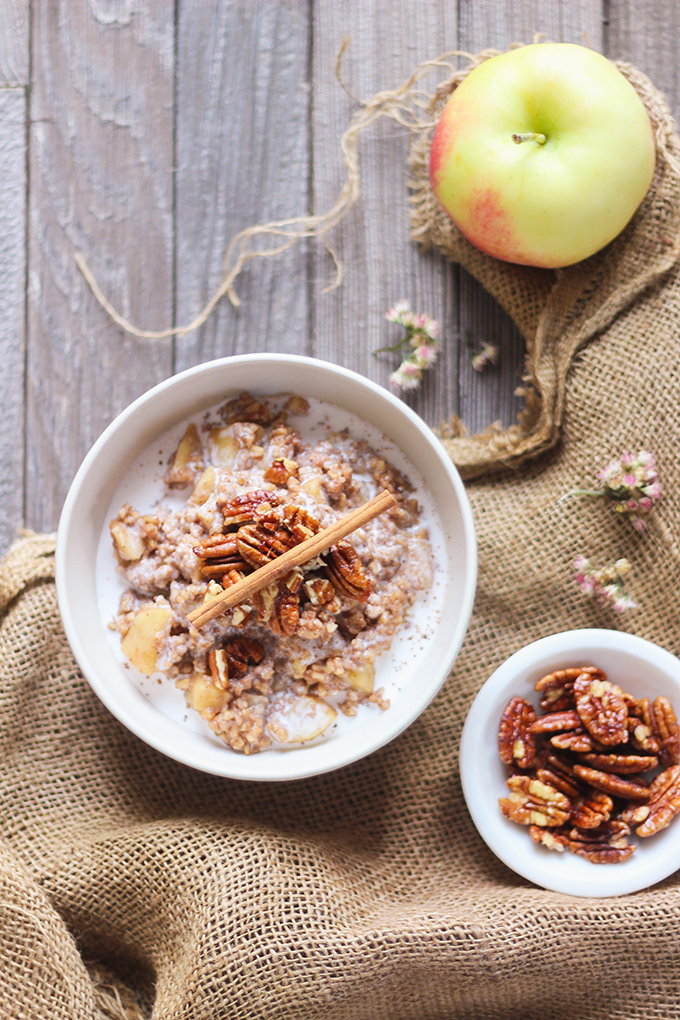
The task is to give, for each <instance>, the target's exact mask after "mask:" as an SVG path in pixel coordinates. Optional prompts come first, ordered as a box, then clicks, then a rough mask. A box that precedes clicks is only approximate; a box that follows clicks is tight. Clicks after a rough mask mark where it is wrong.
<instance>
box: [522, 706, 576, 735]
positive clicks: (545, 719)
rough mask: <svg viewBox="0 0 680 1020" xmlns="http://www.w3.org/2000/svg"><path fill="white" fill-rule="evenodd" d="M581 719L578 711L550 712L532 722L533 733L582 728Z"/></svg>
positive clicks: (558, 731)
mask: <svg viewBox="0 0 680 1020" xmlns="http://www.w3.org/2000/svg"><path fill="white" fill-rule="evenodd" d="M581 729H583V727H582V726H581V719H580V717H579V715H578V712H574V711H568V712H549V713H548V715H542V716H540V717H539V718H538V719H536V720H535V721H534V722H533V723H532V724H531V732H532V733H561V732H564V730H581Z"/></svg>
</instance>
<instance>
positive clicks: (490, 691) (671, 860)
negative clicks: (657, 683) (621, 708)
mask: <svg viewBox="0 0 680 1020" xmlns="http://www.w3.org/2000/svg"><path fill="white" fill-rule="evenodd" d="M598 649H599V650H601V651H604V653H605V654H606V653H607V652H612V653H619V654H623V655H624V656H626V657H630V658H631V659H632V660H643V661H644V662H646V663H649V665H650V666H652V667H653V668H654V669H655V670H657V671H658V672H660V673H665V674H666V675H667V676H668V677H669V680H670V681H671V682H674V683H675V684H677V686H678V688H679V689H680V659H678V658H677V657H676V656H675V655H673V653H672V652H669V651H667V649H665V648H662V647H661V646H660V645H657V644H655V643H654V642H652V641H649V640H648V639H647V638H642V637H638V636H637V635H636V634H629V633H628V632H626V631H618V630H608V629H604V628H603V629H599V628H590V627H584V628H576V629H574V630H567V631H559V632H558V633H555V634H549V635H547V636H546V637H543V638H539V639H538V640H537V641H532V642H530V643H529V644H527V645H524V646H523V647H522V648H520V649H518V651H516V652H514V653H513V654H512V655H510V656H509V657H508V658H507V659H505V660H504V662H502V663H501V665H500V666H499V667H498V668H497V669H496V670H494V672H493V673H492V674H491V676H490V677H489V678H488V680H487V681H486V682H485V683H484V684H483V685H482V687H481V688H480V690H479V692H478V693H477V695H476V697H475V699H474V701H473V703H472V705H471V707H470V710H469V711H468V714H467V717H466V720H465V724H464V726H463V732H462V734H461V741H460V752H459V766H460V778H461V786H462V788H463V796H464V798H465V802H466V804H467V807H468V811H469V812H470V815H471V817H472V821H473V823H474V825H475V828H476V829H477V831H478V833H479V835H480V836H481V837H482V839H483V840H484V842H485V843H486V844H487V846H488V847H489V849H490V850H491V851H492V852H493V853H494V854H495V855H496V856H497V857H498V858H499V859H500V860H501V861H502V862H503V863H504V864H506V865H507V867H508V868H510V869H511V870H512V871H514V872H516V874H518V875H520V876H522V877H523V878H526V879H528V880H529V881H530V882H533V883H534V884H535V885H538V886H540V887H542V888H543V889H547V890H549V891H552V892H558V893H566V894H568V895H572V896H576V897H590V898H593V899H604V898H607V897H610V896H622V895H627V894H629V893H633V892H639V891H640V890H643V889H647V888H648V887H649V886H652V885H655V884H656V883H657V882H660V881H662V880H663V879H664V878H667V877H668V876H669V875H671V874H673V872H675V871H677V870H678V861H679V859H680V856H679V853H678V850H679V846H678V844H679V843H680V828H679V829H677V830H675V831H676V838H675V840H673V841H670V840H667V841H666V847H665V852H664V851H663V850H662V852H661V853H659V855H658V857H659V860H657V862H656V864H655V865H654V864H652V862H650V861H647V860H644V859H643V860H644V867H643V866H642V865H638V862H639V861H640V858H638V857H637V854H634V855H633V856H632V858H629V860H628V861H625V862H623V863H622V864H618V865H616V866H612V867H611V868H605V867H602V866H596V865H589V866H590V867H592V868H593V872H592V873H590V874H589V877H588V878H587V879H585V880H584V881H583V882H582V883H581V884H579V882H578V881H576V882H574V879H573V877H572V878H570V877H569V876H567V875H566V874H561V873H560V869H559V865H560V864H561V863H562V857H563V855H562V854H556V853H550V852H547V851H543V850H541V848H535V847H534V844H533V843H532V841H531V839H530V837H529V835H528V832H527V833H524V834H523V835H525V837H526V840H527V853H526V855H525V854H524V853H522V854H521V855H520V854H516V853H513V852H512V849H508V843H507V841H506V838H504V835H503V829H502V826H507V825H512V823H510V822H508V820H507V819H505V818H503V816H502V815H501V814H500V811H499V809H498V806H497V801H498V796H499V795H500V794H502V787H501V788H500V789H499V788H497V787H496V786H495V785H493V788H492V789H490V790H487V794H486V800H485V801H484V803H483V804H482V803H480V791H481V790H482V789H483V788H484V784H485V782H486V779H488V776H487V773H486V771H485V768H484V766H483V765H480V762H479V746H480V741H481V739H482V738H481V732H482V729H483V727H484V726H485V725H486V724H488V722H489V713H490V711H491V710H492V707H493V705H494V704H496V703H497V702H496V699H497V698H498V697H499V696H500V695H501V694H503V697H504V699H505V698H507V699H508V700H509V699H510V697H512V696H513V694H522V691H521V690H519V685H520V683H521V680H520V677H521V675H522V674H523V673H527V672H529V671H531V670H532V669H533V670H536V669H537V667H538V664H539V663H540V662H541V660H542V659H543V658H544V656H547V655H549V656H551V657H553V658H557V657H558V656H562V657H563V658H566V657H567V655H571V656H572V657H573V658H577V657H581V658H583V659H585V658H590V657H591V655H592V657H593V658H594V657H595V655H596V654H597V650H598ZM556 668H560V667H559V666H557V667H556ZM513 680H516V681H517V687H518V689H517V690H515V691H514V692H511V691H509V690H508V686H507V685H508V684H509V683H511V682H512V681H513ZM613 680H614V682H616V677H613ZM499 718H500V717H499ZM495 728H496V732H497V730H498V719H497V720H496V721H495ZM494 753H495V757H496V759H497V760H498V762H499V763H500V759H499V758H498V751H497V747H496V744H495V743H494ZM500 767H501V768H502V765H501V766H500ZM485 777H486V779H485ZM487 785H488V784H487ZM492 801H493V805H494V807H495V809H496V814H495V815H490V814H489V812H488V809H489V806H490V804H491V802H492ZM499 822H500V823H501V824H499ZM678 825H680V823H678ZM514 828H515V829H517V830H520V829H521V828H522V827H521V826H515V827H514ZM507 831H508V830H507V829H505V833H506V834H507ZM666 831H667V832H671V831H672V830H670V829H669V830H666ZM536 849H538V850H539V851H540V853H541V855H542V857H541V858H538V860H539V861H541V863H540V864H538V865H534V866H532V861H531V855H532V853H533V851H534V850H536ZM569 856H571V855H569ZM636 858H637V860H636ZM633 861H635V862H636V867H635V869H634V870H628V871H626V865H627V864H630V863H632V862H633ZM583 863H584V864H588V862H583ZM553 867H554V868H555V874H553V873H552V869H553ZM591 878H592V880H591Z"/></svg>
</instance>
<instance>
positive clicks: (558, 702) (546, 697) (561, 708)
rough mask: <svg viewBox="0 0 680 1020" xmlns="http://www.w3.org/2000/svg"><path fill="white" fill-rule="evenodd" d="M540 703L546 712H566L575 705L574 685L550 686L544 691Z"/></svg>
mask: <svg viewBox="0 0 680 1020" xmlns="http://www.w3.org/2000/svg"><path fill="white" fill-rule="evenodd" d="M539 705H540V706H541V708H542V709H543V711H544V712H566V711H568V710H569V709H572V708H573V707H574V685H573V683H572V684H565V685H564V687H549V688H548V690H547V691H544V693H543V697H542V698H541V700H540V701H539Z"/></svg>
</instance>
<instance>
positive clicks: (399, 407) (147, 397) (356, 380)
mask: <svg viewBox="0 0 680 1020" xmlns="http://www.w3.org/2000/svg"><path fill="white" fill-rule="evenodd" d="M267 362H269V363H272V362H273V363H274V364H277V363H280V364H286V365H290V366H296V365H300V366H303V365H304V366H307V367H308V368H310V369H312V370H314V371H319V370H321V371H326V372H331V373H333V374H336V375H339V376H341V377H343V378H344V379H345V380H347V381H348V382H349V383H351V384H354V385H357V386H359V387H360V388H361V389H363V391H364V392H366V393H367V396H375V397H378V398H380V399H381V400H382V401H384V402H386V403H387V404H389V405H391V407H392V409H393V410H396V411H397V412H398V413H399V414H400V415H401V416H402V417H403V418H405V419H406V420H407V421H408V423H409V425H410V426H412V427H414V428H415V429H416V430H417V431H418V432H419V433H420V436H421V438H424V439H425V440H426V441H427V443H428V445H429V447H430V449H431V451H432V452H433V453H434V455H435V456H436V458H437V459H438V461H439V463H440V466H441V468H442V470H444V471H445V472H446V473H447V475H448V480H449V481H450V483H451V484H452V485H453V487H454V489H455V491H456V494H457V497H458V512H459V514H460V519H461V524H462V537H463V544H464V555H465V559H466V576H465V577H464V581H463V585H462V586H461V603H460V613H459V616H458V620H457V622H456V626H455V627H454V628H452V632H451V635H450V638H449V640H448V643H447V655H448V668H447V669H446V670H445V671H443V672H442V677H441V681H440V682H439V683H438V684H436V685H434V686H431V689H428V690H427V694H428V696H427V698H426V699H425V698H423V699H422V700H420V701H419V702H418V703H417V705H416V706H415V708H414V710H413V711H411V712H410V713H408V714H407V716H406V717H405V718H404V719H402V720H400V722H399V725H398V726H396V727H391V728H389V729H388V731H387V733H386V735H385V736H384V737H382V739H380V740H379V741H375V742H371V741H368V740H364V741H359V742H357V741H352V740H351V739H349V740H347V741H344V742H343V744H344V745H345V747H344V753H343V755H342V756H341V758H340V760H338V761H337V762H333V763H329V764H325V765H324V766H323V767H319V766H318V765H316V766H314V764H313V760H312V757H310V761H309V766H307V767H305V766H304V765H301V766H300V767H299V768H298V769H296V770H295V772H294V774H290V775H289V774H286V775H278V774H276V771H275V768H271V769H270V770H269V772H267V773H266V774H263V775H256V776H255V775H247V774H244V773H243V772H242V771H241V770H240V769H237V770H233V769H230V768H229V761H233V757H232V756H235V757H238V758H239V759H242V758H244V756H243V755H236V753H235V752H230V749H229V748H227V749H226V750H227V752H229V753H228V754H227V755H225V767H224V768H220V769H219V770H217V769H216V768H215V767H214V766H213V765H210V766H208V765H206V764H205V763H203V762H201V761H200V760H198V759H197V758H196V757H195V756H193V755H190V754H186V753H185V752H184V750H183V749H182V748H181V747H178V746H177V743H178V742H177V739H176V736H175V737H174V739H173V735H172V734H171V733H170V732H169V731H168V732H163V731H164V730H167V729H168V728H167V727H163V726H162V724H161V725H159V727H158V728H157V731H156V732H154V733H151V734H150V733H149V732H148V729H147V726H146V725H144V724H142V723H140V721H139V719H138V718H137V716H136V715H135V714H134V713H132V712H130V711H128V710H127V708H126V707H125V706H123V705H121V704H120V703H119V701H118V700H117V698H116V696H115V691H111V690H109V688H108V686H107V685H106V684H105V683H103V682H101V681H100V679H99V677H98V675H97V671H96V667H94V666H93V664H92V662H91V659H90V656H89V655H88V653H87V652H86V650H85V648H84V646H83V643H82V641H81V638H80V634H79V628H78V625H77V622H76V619H75V615H74V613H72V611H71V605H70V598H69V578H68V571H69V557H68V548H69V541H70V540H72V539H73V536H72V534H71V529H72V523H73V519H74V516H75V514H76V510H77V507H78V504H79V499H80V494H81V491H82V489H83V486H84V485H85V483H86V480H87V478H88V475H89V473H90V471H91V469H92V467H93V465H94V464H95V463H96V462H97V461H98V459H99V457H100V456H101V455H102V453H103V452H105V451H106V449H107V447H108V446H109V444H110V443H111V442H112V441H115V437H116V434H117V433H118V431H119V429H120V428H121V426H123V425H124V424H125V423H126V422H127V421H128V420H129V419H130V418H133V417H134V416H135V415H136V414H137V413H138V412H139V411H140V410H141V409H143V408H144V407H146V406H147V405H148V404H153V403H154V402H156V401H158V400H159V399H162V398H164V397H165V396H167V394H168V392H169V391H170V392H171V391H172V390H173V389H174V388H175V387H177V386H181V385H183V384H184V383H185V381H186V380H188V379H191V378H192V377H195V376H201V375H204V374H205V375H208V374H210V373H212V372H215V371H216V370H220V371H223V370H227V369H228V368H230V367H236V366H242V365H249V364H251V365H252V364H256V363H260V364H261V363H267ZM339 406H342V403H340V404H339ZM187 413H188V412H187ZM179 420H181V414H180V415H179V416H178V421H179ZM370 420H371V419H370V418H367V421H369V422H370ZM397 445H398V444H397ZM416 466H417V465H416ZM55 579H56V590H57V601H58V605H59V610H60V613H61V618H62V622H63V626H64V630H65V633H66V636H67V639H68V641H69V645H70V647H71V649H72V651H73V654H74V656H75V658H76V661H77V663H78V665H79V667H80V669H81V671H82V673H83V675H84V677H85V679H86V680H87V682H88V683H89V685H90V686H91V687H92V688H93V690H94V691H95V693H96V694H97V696H98V697H99V698H100V700H101V701H102V702H103V703H104V705H105V706H106V707H107V708H108V709H109V711H110V712H111V713H112V714H113V715H114V716H115V717H116V718H117V719H118V720H119V721H120V722H122V723H123V725H125V726H126V727H127V728H128V729H129V730H131V732H133V733H135V734H136V735H137V736H138V737H139V738H140V739H142V740H143V741H145V742H146V743H147V744H149V745H150V746H152V747H154V748H156V750H158V751H160V752H162V753H163V754H165V755H167V756H168V757H170V758H173V759H174V760H176V761H178V762H181V763H183V764H185V765H189V766H190V767H193V768H196V769H198V770H199V771H204V772H208V773H210V774H213V775H221V776H224V777H228V778H235V779H246V780H251V781H290V780H294V779H301V778H306V777H309V776H314V775H321V774H324V773H325V772H330V771H334V770H335V769H337V768H341V767H344V766H345V765H348V764H350V763H351V762H353V761H356V760H358V759H360V758H363V757H365V756H366V755H367V754H371V753H373V751H375V750H377V749H378V748H379V747H382V746H384V745H385V744H387V743H389V742H391V741H392V740H393V739H395V738H396V737H397V736H398V735H399V734H400V733H402V732H403V731H404V730H405V729H406V728H407V726H409V725H410V724H411V723H412V722H413V721H414V720H415V719H416V718H417V717H418V716H419V715H420V714H421V713H422V712H423V711H424V709H425V708H426V707H427V705H428V704H429V703H430V701H431V700H432V699H433V698H434V697H435V695H436V694H437V693H438V691H439V690H440V688H441V686H442V685H443V683H444V681H445V680H446V677H447V675H448V673H449V672H450V669H451V667H452V665H453V662H454V661H455V658H456V657H457V655H458V653H459V651H460V648H461V646H462V643H463V639H464V637H465V634H466V632H467V628H468V625H469V621H470V616H471V614H472V606H473V602H474V596H475V591H476V581H477V545H476V538H475V530H474V521H473V517H472V511H471V508H470V504H469V502H468V498H467V493H466V492H465V488H464V485H463V482H462V479H461V477H460V475H459V473H458V471H457V469H456V468H455V466H454V465H453V463H452V461H451V460H450V458H449V457H448V456H447V454H446V452H445V450H444V448H443V446H441V444H440V443H439V441H438V440H437V439H436V437H435V436H434V433H433V432H432V431H431V430H430V429H429V427H428V426H427V425H426V424H425V422H424V421H423V419H422V418H420V417H419V416H418V415H417V414H416V413H415V412H414V411H412V410H411V408H410V407H408V406H407V405H406V404H404V403H403V402H402V401H401V400H399V399H398V398H397V397H395V396H394V395H393V394H391V393H390V392H389V391H388V390H386V389H385V388H384V387H382V386H379V385H378V384H377V383H374V382H373V381H372V380H370V379H368V378H366V377H364V376H362V375H359V374H358V373H356V372H354V371H352V370H350V369H347V368H344V367H342V366H340V365H335V364H333V363H331V362H326V361H323V360H322V359H318V358H309V357H305V356H302V355H293V354H268V353H257V354H244V355H232V356H229V357H225V358H217V359H213V360H211V361H208V362H202V363H201V364H199V365H194V366H192V367H191V368H188V369H186V370H184V371H182V372H179V373H176V374H175V375H172V376H170V377H169V378H168V379H164V380H163V381H162V382H160V383H158V384H156V385H155V386H153V387H151V388H150V389H149V390H147V391H145V392H144V393H143V394H141V395H140V396H139V397H137V398H136V399H135V400H134V401H132V402H131V403H130V404H129V405H128V406H127V407H126V408H124V410H123V411H121V412H120V414H118V415H117V416H116V418H114V420H113V421H112V422H111V423H110V424H109V425H108V426H107V428H106V429H105V430H104V431H103V432H102V434H101V435H100V436H99V438H98V439H97V440H96V441H95V442H94V444H93V445H92V447H91V448H90V450H89V451H88V453H87V454H86V456H85V458H84V459H83V461H82V463H81V465H80V467H79V469H78V471H77V472H76V475H75V477H74V479H73V482H72V483H71V486H70V488H69V491H68V494H67V497H66V500H65V501H64V506H63V509H62V513H61V516H60V520H59V526H58V530H57V543H56V554H55ZM102 626H103V624H102ZM155 711H158V710H155ZM388 714H389V710H388ZM168 722H170V721H169V720H168ZM173 727H174V724H173ZM350 732H351V731H350ZM364 744H369V745H370V746H367V747H364ZM304 750H305V751H306V750H308V749H304ZM309 750H311V749H309ZM253 757H255V756H250V758H248V759H247V760H251V759H252V758H253ZM256 757H257V758H260V755H257V756H256Z"/></svg>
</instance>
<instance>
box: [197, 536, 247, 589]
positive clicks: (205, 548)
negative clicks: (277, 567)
mask: <svg viewBox="0 0 680 1020" xmlns="http://www.w3.org/2000/svg"><path fill="white" fill-rule="evenodd" d="M193 551H194V553H195V554H196V556H198V558H199V560H201V561H202V562H201V564H200V568H199V569H200V575H201V577H203V578H206V579H210V578H214V579H215V578H217V579H220V578H222V577H223V576H224V575H225V574H227V573H229V571H230V570H244V569H246V568H247V564H246V563H245V562H244V561H243V559H242V558H241V556H240V554H239V551H238V547H237V544H236V536H235V535H221V534H215V535H208V537H207V538H204V539H203V541H202V542H199V544H198V545H195V546H194V550H193Z"/></svg>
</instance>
